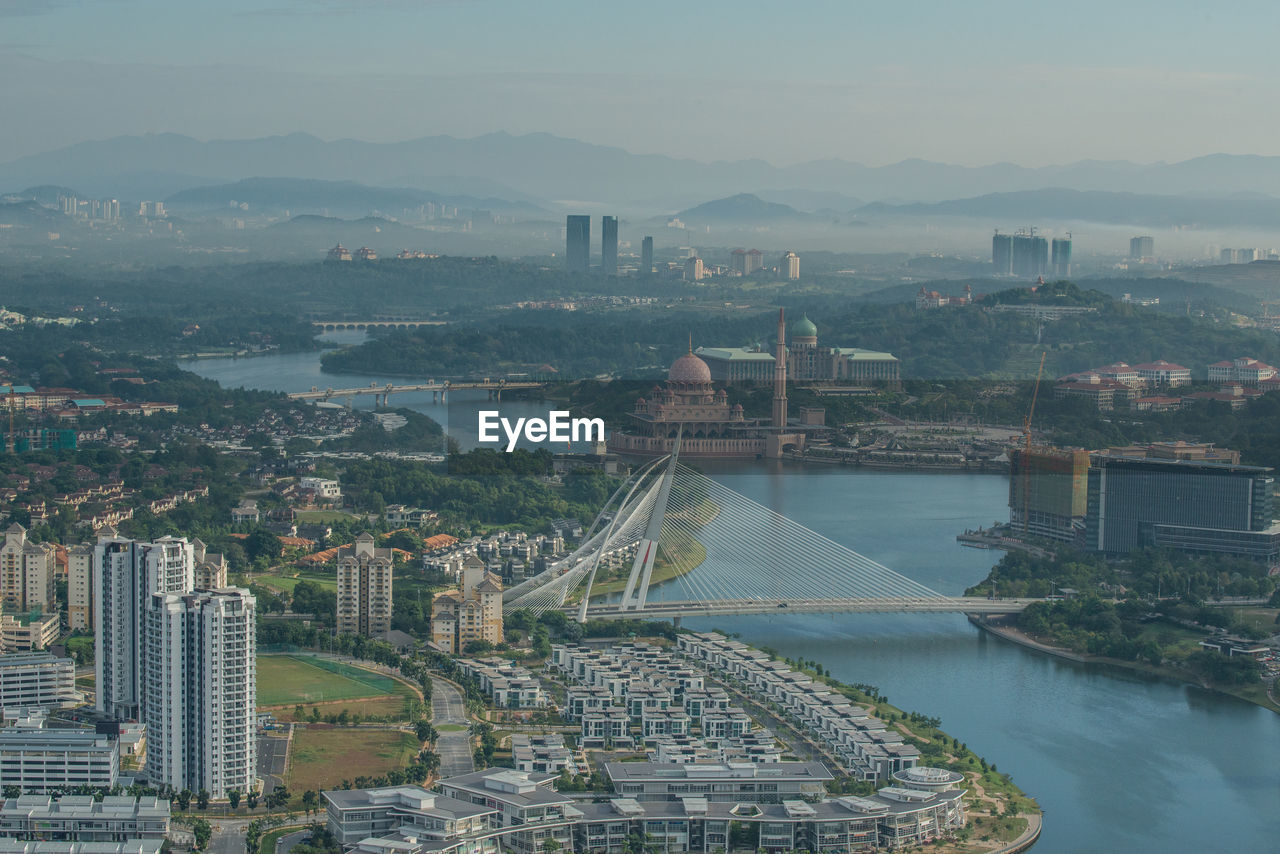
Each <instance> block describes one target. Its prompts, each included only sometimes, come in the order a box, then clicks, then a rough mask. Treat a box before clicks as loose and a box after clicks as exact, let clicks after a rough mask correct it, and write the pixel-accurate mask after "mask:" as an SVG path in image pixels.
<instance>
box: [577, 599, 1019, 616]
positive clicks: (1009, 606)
mask: <svg viewBox="0 0 1280 854" xmlns="http://www.w3.org/2000/svg"><path fill="white" fill-rule="evenodd" d="M1039 601H1041V600H1039V599H981V598H978V597H967V596H936V597H866V598H848V599H841V598H831V599H787V600H781V599H722V600H719V601H712V602H692V601H672V600H667V601H658V602H655V601H652V600H651V601H649V602H647V603H645V606H644V610H642V611H635V610H630V611H623V610H620V609H619V607H618V606H617V605H616V604H609V605H592V606H591V607H590V608H588V609H587V616H588V617H591V618H594V619H599V620H617V619H627V618H635V617H648V618H651V619H670V618H673V617H714V616H719V615H731V614H778V615H783V614H843V613H863V614H877V613H906V614H912V613H919V614H946V613H962V614H1015V613H1018V612H1019V611H1023V610H1025V609H1026V607H1027V606H1028V605H1030V604H1032V603H1033V602H1039ZM565 610H566V611H571V612H574V613H576V612H577V607H576V606H575V607H571V608H566V609H565Z"/></svg>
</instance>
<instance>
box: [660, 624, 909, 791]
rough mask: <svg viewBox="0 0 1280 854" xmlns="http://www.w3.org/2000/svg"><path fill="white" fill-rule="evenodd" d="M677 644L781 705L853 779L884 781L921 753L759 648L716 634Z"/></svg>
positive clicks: (691, 656)
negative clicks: (823, 745)
mask: <svg viewBox="0 0 1280 854" xmlns="http://www.w3.org/2000/svg"><path fill="white" fill-rule="evenodd" d="M677 648H678V650H679V651H680V653H681V654H682V655H684V656H685V657H686V658H688V659H690V660H693V661H697V662H699V663H701V664H703V665H705V666H706V667H707V668H708V669H709V670H710V671H711V672H712V673H715V674H717V675H719V676H720V677H722V678H724V679H727V680H729V681H731V682H733V683H736V684H738V685H741V686H742V688H743V690H744V691H747V692H748V693H750V694H751V695H752V696H756V697H760V698H761V699H762V700H765V701H768V702H769V703H771V704H773V705H774V706H775V707H777V708H779V709H781V710H782V711H783V713H784V714H785V715H786V716H787V717H789V718H790V719H791V720H793V721H795V722H796V723H797V724H799V725H800V726H803V727H804V728H805V729H806V730H807V731H808V732H809V733H810V734H811V735H812V736H813V737H814V738H816V739H818V740H820V741H821V742H823V743H824V744H825V745H826V746H827V748H828V749H829V750H830V751H831V753H832V754H833V755H834V756H835V757H837V758H838V759H839V760H840V762H841V764H843V765H844V766H845V769H846V770H847V771H849V773H850V774H851V775H852V776H854V777H856V778H858V779H861V780H879V781H883V780H888V779H890V778H891V777H892V776H893V774H894V773H895V772H897V771H901V770H903V769H904V768H911V767H913V766H915V765H916V764H917V763H918V762H919V759H920V751H919V750H918V749H916V748H915V747H914V746H913V745H911V744H908V743H907V742H906V739H905V738H904V737H903V735H902V734H901V733H900V732H898V731H897V730H895V729H891V728H890V727H888V726H887V725H886V724H885V722H884V721H882V720H880V719H879V718H877V717H875V716H874V715H872V714H870V713H869V712H868V711H867V710H866V709H864V708H863V707H861V706H857V705H854V704H853V703H851V702H850V701H849V700H848V698H846V697H845V696H844V695H842V694H837V693H834V692H832V691H831V690H829V688H828V686H827V685H826V684H825V683H822V682H815V681H813V679H812V678H811V677H809V676H808V675H806V674H804V673H798V672H796V671H794V670H792V669H791V668H790V667H789V666H787V665H786V664H784V663H783V662H780V661H776V660H774V659H773V658H772V657H770V656H769V655H767V654H766V653H764V652H761V651H760V650H758V649H754V648H753V647H750V646H748V645H747V644H744V643H741V642H740V641H735V640H732V639H730V638H728V637H725V636H724V635H722V634H720V633H718V632H703V633H689V634H682V635H680V637H679V638H678V639H677Z"/></svg>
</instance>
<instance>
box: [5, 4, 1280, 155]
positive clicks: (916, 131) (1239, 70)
mask: <svg viewBox="0 0 1280 854" xmlns="http://www.w3.org/2000/svg"><path fill="white" fill-rule="evenodd" d="M1276 14H1277V13H1276V10H1275V7H1274V6H1273V5H1272V4H1268V3H1263V2H1247V3H1238V4H1232V6H1231V7H1230V13H1229V14H1228V13H1227V11H1226V10H1225V9H1224V8H1217V7H1211V8H1205V7H1202V6H1199V5H1198V4H1191V3H1155V2H1138V3H1124V4H1112V3H1103V2H1093V1H1092V0H1091V2H1082V3H1076V4H1072V5H1071V7H1070V8H1063V7H1056V6H1037V5H1035V4H1026V3H1013V2H990V3H983V4H952V3H942V2H936V3H934V2H929V3H911V4H876V3H847V2H815V3H799V4H788V5H787V6H786V7H779V6H778V5H777V4H773V3H765V2H707V3H694V4H687V3H680V2H667V1H666V0H659V2H652V3H646V4H643V5H640V6H634V5H619V4H598V3H587V2H562V0H556V2H545V3H497V2H487V0H474V2H468V0H456V2H426V3H414V2H396V0H372V1H371V2H359V1H358V0H351V2H344V0H278V2H274V3H271V4H261V3H252V2H245V0H232V2H224V3H218V4H194V3H168V2H163V0H111V2H101V3H69V2H51V3H43V2H33V0H7V2H4V3H2V4H0V16H2V17H3V22H4V36H3V45H2V46H0V73H2V74H3V75H4V78H5V79H6V80H10V81H13V80H19V81H21V82H22V85H21V86H6V87H4V89H3V92H0V109H3V111H4V115H6V116H8V117H11V119H12V118H15V117H16V118H17V120H16V121H14V120H10V121H6V122H5V123H4V126H3V128H0V153H2V154H3V155H4V159H11V158H15V157H19V156H23V155H26V154H32V153H37V152H40V151H44V150H48V149H52V148H58V147H62V146H65V145H68V144H72V143H75V142H79V141H82V140H86V139H101V138H104V137H110V136H117V135H124V134H136V133H161V132H174V133H181V134H186V135H190V136H194V137H197V138H200V139H227V138H256V137H261V136H267V135H272V134H286V133H291V132H295V131H304V132H308V133H313V134H316V135H318V136H321V137H323V138H329V139H333V138H348V137H354V138H359V139H366V140H371V141H377V142H389V141H399V140H405V139H412V138H416V137H420V136H430V135H436V134H451V135H454V136H461V137H468V136H476V135H480V134H483V133H488V132H492V131H507V132H510V133H515V134H522V133H530V132H552V133H555V134H557V135H560V136H570V137H576V138H580V139H583V140H585V141H587V142H592V143H597V144H602V145H612V146H618V147H622V148H625V149H627V150H629V151H632V152H635V153H658V154H666V155H670V156H675V157H689V158H695V159H698V160H704V161H715V160H733V159H744V158H763V159H765V160H768V161H770V162H772V163H774V164H776V165H790V164H795V163H800V162H804V161H808V160H815V159H826V158H841V159H845V160H852V161H856V162H861V163H866V164H869V165H881V164H885V163H892V162H896V161H899V160H902V159H905V158H912V157H919V158H926V159H930V160H937V161H941V162H948V163H958V164H964V165H971V166H972V165H981V164H988V163H998V162H1003V161H1007V162H1013V163H1018V164H1022V165H1026V166H1041V165H1046V164H1055V163H1057V164H1062V163H1071V162H1075V161H1077V160H1082V159H1100V160H1119V159H1124V160H1132V161H1136V162H1144V163H1145V162H1154V161H1175V160H1183V159H1187V158H1191V157H1195V156H1199V155H1205V154H1212V153H1218V152H1228V153H1237V154H1261V155H1273V154H1280V145H1278V143H1277V140H1278V139H1280V133H1278V132H1277V131H1278V130H1280V128H1278V127H1277V120H1276V118H1275V115H1274V112H1273V111H1270V110H1267V109H1265V107H1264V106H1263V105H1265V104H1266V103H1267V102H1268V100H1269V98H1270V97H1271V94H1272V93H1273V92H1274V90H1275V88H1276V84H1277V81H1278V79H1280V60H1278V59H1277V58H1276V56H1275V53H1274V51H1272V50H1270V43H1269V40H1270V35H1271V33H1272V32H1273V30H1274V28H1273V27H1271V26H1268V22H1270V23H1273V24H1274V23H1275V17H1276ZM1243 22H1249V24H1248V25H1242V23H1243ZM54 102H56V103H57V104H58V109H56V110H49V109H47V107H48V105H49V104H51V103H54ZM37 116H38V117H39V121H29V120H24V119H34V118H35V117H37Z"/></svg>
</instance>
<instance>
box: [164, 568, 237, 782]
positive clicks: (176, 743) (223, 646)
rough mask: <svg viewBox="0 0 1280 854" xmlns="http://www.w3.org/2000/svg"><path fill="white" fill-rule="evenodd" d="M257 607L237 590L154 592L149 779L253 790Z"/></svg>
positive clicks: (231, 588) (232, 588) (233, 588)
mask: <svg viewBox="0 0 1280 854" xmlns="http://www.w3.org/2000/svg"><path fill="white" fill-rule="evenodd" d="M255 611H256V601H255V599H254V597H253V594H251V593H250V592H249V591H248V590H244V589H242V588H235V587H230V588H223V589H222V590H202V591H198V592H195V593H185V594H180V593H155V594H153V595H152V596H151V599H150V602H149V603H148V606H147V609H146V615H145V616H146V632H145V636H146V660H145V665H146V666H145V679H144V692H145V693H144V697H143V703H142V707H143V723H145V724H146V725H147V776H148V778H149V779H150V781H151V782H152V783H153V784H156V785H167V786H172V787H173V788H174V789H175V790H182V789H187V790H189V791H192V792H199V791H201V790H203V791H206V792H208V793H209V795H210V796H211V797H213V798H219V799H220V798H225V797H226V796H227V792H229V791H231V790H232V789H235V790H238V791H240V792H249V791H252V790H253V789H255V788H256V786H257V775H256V771H257V758H258V753H257V724H258V720H257V697H256V694H257V646H258V644H257V624H256V622H255Z"/></svg>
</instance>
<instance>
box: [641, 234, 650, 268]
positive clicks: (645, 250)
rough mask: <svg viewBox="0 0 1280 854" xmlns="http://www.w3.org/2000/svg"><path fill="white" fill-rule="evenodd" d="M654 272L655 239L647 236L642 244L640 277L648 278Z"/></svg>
mask: <svg viewBox="0 0 1280 854" xmlns="http://www.w3.org/2000/svg"><path fill="white" fill-rule="evenodd" d="M652 272H653V238H652V237H651V236H649V235H645V238H644V240H643V241H641V243H640V275H642V276H647V275H649V274H650V273H652Z"/></svg>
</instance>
